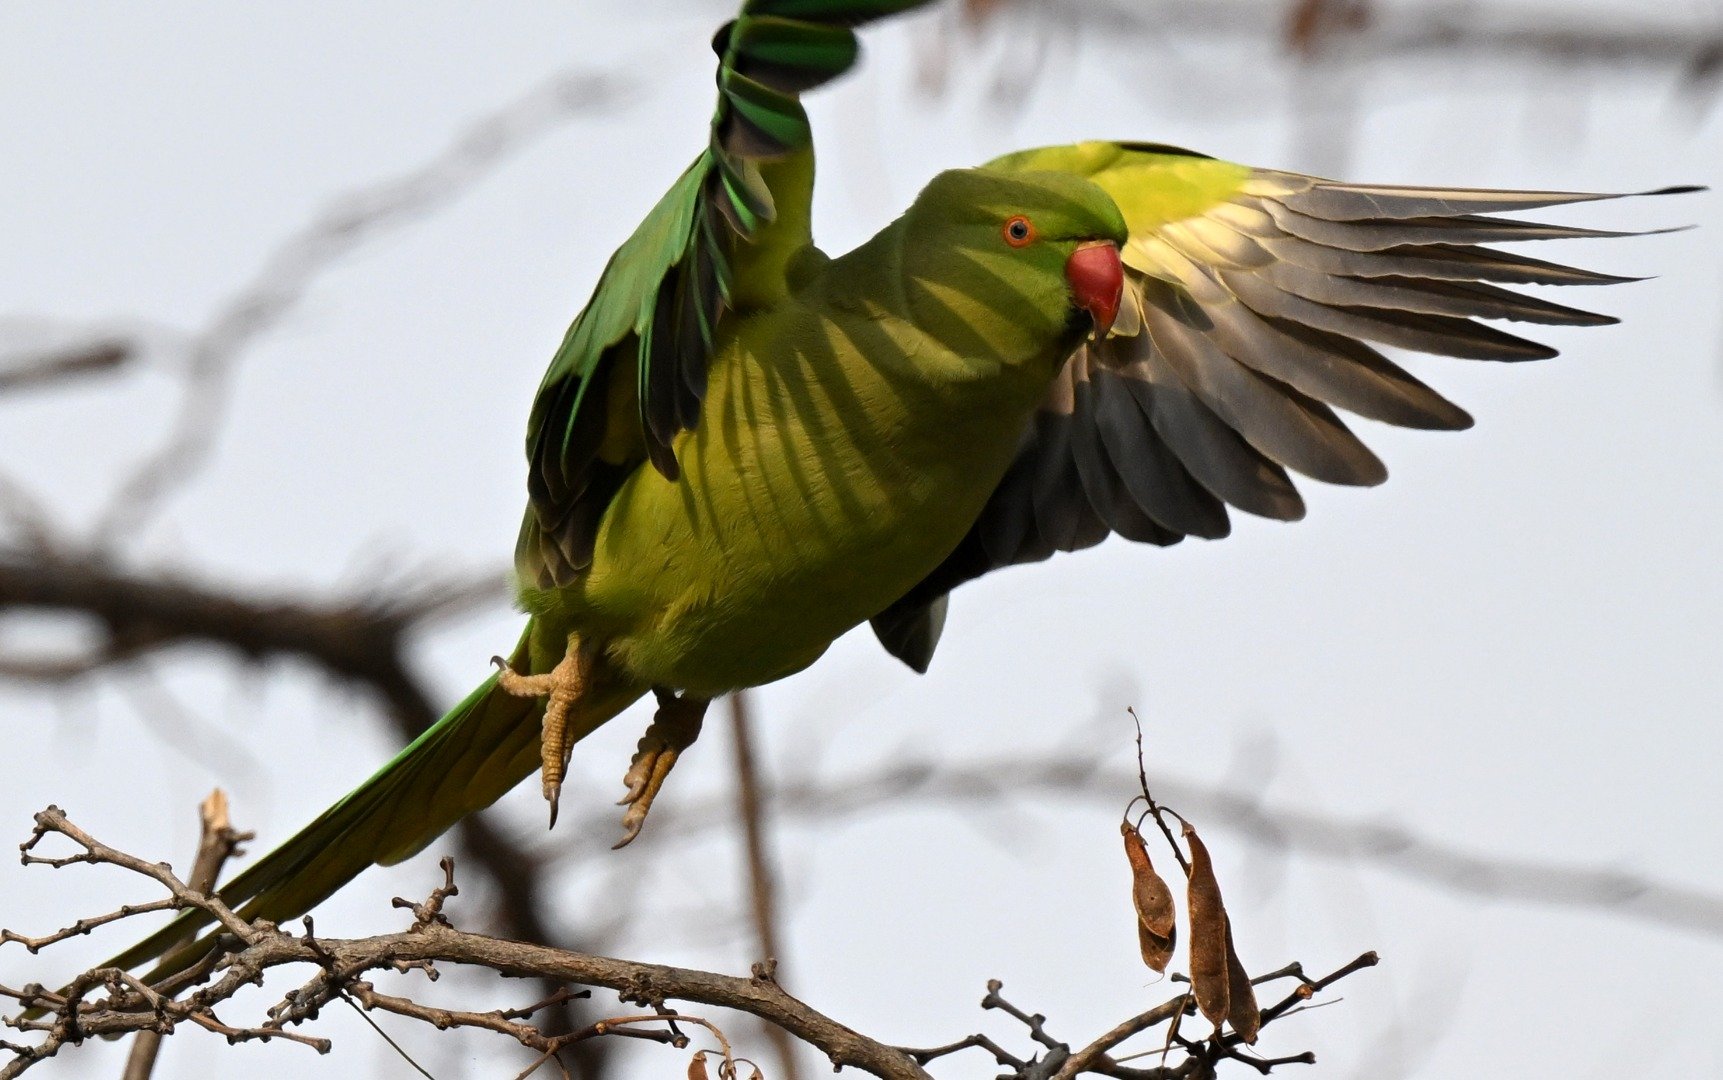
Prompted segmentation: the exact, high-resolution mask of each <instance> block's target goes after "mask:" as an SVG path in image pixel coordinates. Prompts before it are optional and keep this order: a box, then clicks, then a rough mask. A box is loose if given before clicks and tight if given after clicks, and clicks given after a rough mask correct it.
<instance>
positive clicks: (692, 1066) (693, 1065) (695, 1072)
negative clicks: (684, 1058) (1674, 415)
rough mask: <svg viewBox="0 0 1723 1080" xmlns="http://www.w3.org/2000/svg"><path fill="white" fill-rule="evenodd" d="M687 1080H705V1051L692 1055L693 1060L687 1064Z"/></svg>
mask: <svg viewBox="0 0 1723 1080" xmlns="http://www.w3.org/2000/svg"><path fill="white" fill-rule="evenodd" d="M688 1080H707V1075H706V1051H704V1050H702V1051H700V1052H699V1053H697V1054H695V1055H694V1060H692V1061H690V1062H689V1063H688Z"/></svg>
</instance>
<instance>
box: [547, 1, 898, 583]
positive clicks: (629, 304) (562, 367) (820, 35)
mask: <svg viewBox="0 0 1723 1080" xmlns="http://www.w3.org/2000/svg"><path fill="white" fill-rule="evenodd" d="M925 2H926V0H747V2H746V3H745V4H744V5H743V7H742V12H741V14H740V15H738V16H737V17H736V18H735V19H734V20H733V21H731V22H730V23H729V24H728V25H726V26H725V27H724V28H723V29H722V30H720V31H719V32H718V35H717V37H716V38H714V40H713V42H712V45H713V49H714V51H716V52H717V54H718V56H719V65H718V109H717V112H716V113H715V114H714V116H713V118H712V127H711V137H710V140H709V142H708V144H707V146H706V149H705V150H703V151H702V152H701V154H700V156H699V157H698V158H696V159H695V160H694V163H693V164H692V165H691V166H689V168H688V170H687V171H686V172H684V173H683V174H682V176H681V178H680V179H678V180H677V181H676V183H675V185H674V186H673V187H671V189H670V191H669V192H668V193H667V194H666V195H665V196H664V198H663V199H661V200H659V202H658V205H657V206H655V207H653V209H652V211H651V213H649V214H648V215H647V216H646V220H645V221H643V222H641V224H640V227H639V228H638V229H636V230H635V232H634V235H633V236H631V237H629V238H628V240H627V241H626V242H625V243H624V244H623V245H622V247H620V248H619V249H617V251H616V253H615V254H614V255H612V256H611V259H610V262H609V264H608V265H607V266H606V267H605V270H604V274H603V275H602V276H601V277H600V278H599V281H598V287H597V288H596V290H595V291H594V292H593V295H592V299H591V300H589V301H588V302H587V305H586V307H585V308H584V309H583V310H582V311H581V312H580V314H579V315H577V316H576V317H575V320H574V324H573V325H572V326H570V327H569V329H568V334H567V335H566V336H565V337H564V338H563V342H562V347H561V348H560V349H558V350H557V353H556V356H555V358H554V359H552V361H551V364H550V370H549V371H547V372H546V373H545V377H544V381H543V382H542V383H541V384H540V386H539V390H538V397H537V398H536V400H535V401H534V402H533V408H532V415H531V418H530V419H529V420H528V422H527V458H528V462H529V468H530V471H529V475H528V482H527V486H528V494H529V496H530V506H529V508H528V511H527V515H526V521H525V523H524V524H523V526H522V528H521V536H520V542H519V545H518V546H517V548H516V551H515V562H516V569H517V571H518V572H519V574H520V577H521V580H522V581H523V582H524V583H526V584H529V585H534V586H537V587H539V588H552V587H556V586H562V585H567V584H569V583H570V582H572V581H573V580H574V579H575V578H576V577H577V576H578V575H579V574H580V573H581V571H582V570H584V569H585V567H586V566H587V564H588V563H589V562H590V560H591V555H592V542H593V536H594V534H595V533H596V531H597V527H598V521H599V518H600V517H601V516H602V515H603V512H604V508H605V507H606V506H607V505H608V504H609V502H610V499H611V497H612V496H613V495H614V494H615V492H616V489H617V488H618V487H619V486H620V485H621V483H622V480H623V478H624V477H626V476H627V475H628V474H629V473H630V472H632V471H633V470H634V469H635V468H637V467H638V466H639V465H640V464H641V462H643V461H648V460H649V461H650V462H651V463H652V464H653V465H654V466H655V467H656V468H657V469H658V470H659V471H660V472H662V473H664V475H666V476H668V477H671V478H674V477H675V476H676V475H677V463H676V457H675V454H674V453H673V452H672V450H671V441H672V440H673V439H674V438H675V437H676V435H677V434H678V433H680V432H682V431H685V430H687V429H689V428H692V427H693V426H694V425H695V423H696V422H697V421H698V419H699V413H700V399H701V397H702V396H703V395H704V393H705V389H706V366H707V363H708V361H709V360H710V358H711V355H712V349H713V346H714V343H715V341H716V340H717V337H718V334H719V331H720V327H721V326H722V323H723V321H724V319H725V318H727V317H728V316H729V314H730V313H731V312H735V311H738V310H742V311H745V310H747V309H748V308H749V307H751V306H758V305H762V304H769V303H771V302H772V300H773V299H774V298H776V297H778V296H781V295H782V294H783V291H784V288H785V277H784V275H785V270H786V267H787V266H788V264H789V263H790V261H791V259H793V258H794V257H795V256H796V255H797V254H798V253H799V252H801V251H803V250H804V249H806V248H807V247H808V246H809V244H810V243H811V239H810V234H809V231H808V217H809V202H810V199H811V197H812V190H813V143H812V137H811V134H810V131H809V128H808V118H807V114H806V113H805V112H804V111H803V109H802V105H801V101H800V95H801V93H802V92H803V91H805V90H808V89H811V88H812V87H815V86H819V85H820V84H822V83H824V82H827V81H829V80H831V79H833V78H835V77H836V76H838V75H840V74H842V73H843V72H844V71H846V70H848V69H849V67H850V66H851V65H852V64H853V63H854V62H855V59H856V54H857V42H856V37H855V33H854V31H853V29H852V28H853V27H855V26H857V25H859V24H861V23H864V22H867V21H869V20H871V19H875V18H879V17H882V16H885V15H890V14H893V13H896V12H899V11H903V10H905V9H907V8H912V7H915V6H917V5H919V4H921V3H925Z"/></svg>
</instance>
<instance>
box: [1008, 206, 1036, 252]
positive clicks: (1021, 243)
mask: <svg viewBox="0 0 1723 1080" xmlns="http://www.w3.org/2000/svg"><path fill="white" fill-rule="evenodd" d="M1034 240H1035V226H1034V224H1033V223H1032V222H1031V221H1030V220H1029V219H1028V218H1026V217H1024V216H1023V215H1022V214H1018V215H1016V216H1015V217H1012V218H1010V219H1009V220H1007V221H1006V222H1005V242H1006V243H1007V244H1010V245H1011V246H1012V247H1015V248H1020V247H1027V246H1028V245H1029V244H1031V243H1033V242H1034Z"/></svg>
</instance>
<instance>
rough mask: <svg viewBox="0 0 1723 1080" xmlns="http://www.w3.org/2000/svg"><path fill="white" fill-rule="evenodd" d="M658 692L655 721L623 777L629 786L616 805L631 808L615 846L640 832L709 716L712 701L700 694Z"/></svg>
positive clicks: (642, 738) (653, 718) (621, 844)
mask: <svg viewBox="0 0 1723 1080" xmlns="http://www.w3.org/2000/svg"><path fill="white" fill-rule="evenodd" d="M657 694H658V712H657V714H656V715H654V716H653V717H652V725H651V726H650V727H648V728H647V729H646V734H645V735H642V736H641V737H640V747H639V749H637V750H635V751H634V760H633V761H632V762H631V763H630V764H629V766H628V772H627V774H626V775H624V776H623V778H622V782H623V783H624V784H626V785H627V786H628V794H626V795H624V796H623V797H622V801H621V802H619V803H617V805H618V806H626V807H628V810H627V812H625V813H624V814H623V815H622V839H620V840H618V841H617V842H616V843H615V844H613V845H611V846H612V848H619V847H624V846H626V845H628V844H630V843H632V842H633V840H634V838H635V837H636V836H639V835H640V827H641V826H642V825H644V824H646V815H647V813H648V812H649V811H651V809H652V800H653V799H655V798H657V796H658V789H660V788H662V787H663V786H664V779H665V777H667V776H669V775H670V770H671V769H672V768H674V767H675V766H676V759H677V758H678V757H680V756H681V754H682V751H684V750H686V749H688V748H689V747H690V746H692V745H694V740H695V739H697V738H699V737H700V722H701V721H702V720H703V719H704V718H705V716H706V706H707V705H708V704H709V702H707V701H704V700H702V699H700V698H679V697H676V696H674V695H673V694H671V693H670V692H669V691H666V690H659V691H657Z"/></svg>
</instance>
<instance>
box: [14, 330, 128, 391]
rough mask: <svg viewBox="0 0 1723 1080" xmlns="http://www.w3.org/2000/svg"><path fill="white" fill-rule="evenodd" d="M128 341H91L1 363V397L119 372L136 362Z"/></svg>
mask: <svg viewBox="0 0 1723 1080" xmlns="http://www.w3.org/2000/svg"><path fill="white" fill-rule="evenodd" d="M134 353H135V350H134V347H133V345H132V343H131V342H128V341H100V340H98V341H91V342H88V343H87V344H84V345H79V346H76V347H73V348H68V349H52V350H49V351H46V352H42V353H38V354H35V355H25V356H24V357H22V358H21V359H16V360H14V359H11V358H3V359H0V394H8V393H13V392H16V391H19V390H36V389H40V388H42V387H51V386H56V385H58V384H59V383H62V382H67V381H70V380H72V379H81V378H84V377H86V376H89V375H97V374H105V373H107V372H111V371H115V370H117V369H118V368H119V367H121V366H122V365H123V364H125V363H126V362H127V361H128V360H130V359H131V358H132V356H133V355H134Z"/></svg>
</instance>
